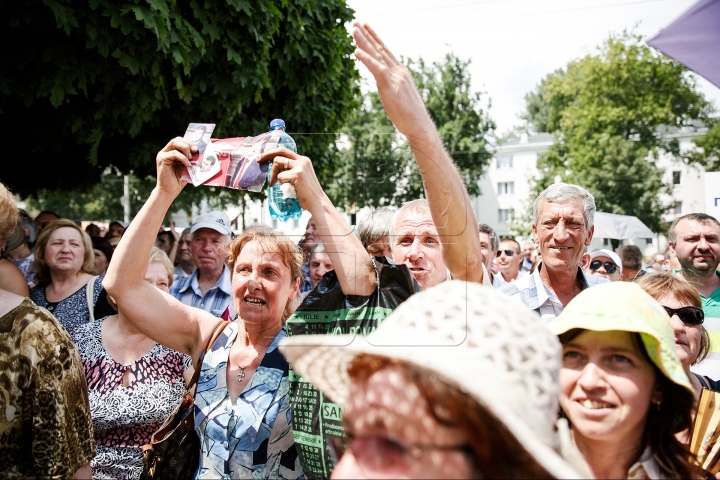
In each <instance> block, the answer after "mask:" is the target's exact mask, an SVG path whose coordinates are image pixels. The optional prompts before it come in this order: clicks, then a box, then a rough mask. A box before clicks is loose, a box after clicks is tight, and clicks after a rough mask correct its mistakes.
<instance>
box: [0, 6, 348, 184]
mask: <svg viewBox="0 0 720 480" xmlns="http://www.w3.org/2000/svg"><path fill="white" fill-rule="evenodd" d="M351 19H352V11H351V10H350V9H349V8H348V7H347V6H346V5H345V3H344V1H342V0H307V1H305V2H274V1H271V0H253V1H252V2H247V1H243V2H240V1H225V2H223V1H219V2H206V1H199V0H190V1H188V2H176V1H174V0H150V1H146V0H121V1H119V2H118V1H110V0H91V1H90V2H88V3H86V4H82V3H77V2H70V1H69V0H47V1H46V2H41V1H39V0H18V1H17V2H11V3H10V4H8V5H5V6H4V9H3V29H2V35H3V39H4V40H5V44H6V45H8V47H9V48H8V49H7V51H6V54H5V55H3V58H2V60H0V62H2V63H1V64H0V65H1V66H0V112H1V113H0V118H2V125H3V126H4V127H5V129H6V131H12V132H13V140H14V142H15V144H16V145H19V146H22V148H23V150H24V153H25V156H26V158H28V161H29V162H32V165H33V171H32V174H29V173H28V170H27V164H24V163H23V162H8V163H10V165H9V166H7V168H5V169H4V171H3V175H2V181H3V182H4V183H6V184H7V185H8V186H9V187H11V188H12V189H13V191H15V192H16V193H18V194H21V195H28V194H30V195H32V194H37V191H38V189H40V188H49V189H51V190H52V189H56V188H61V189H72V188H78V189H80V190H82V189H86V188H89V187H90V186H91V185H94V184H96V183H97V182H99V181H100V179H101V175H102V172H103V171H104V170H105V168H107V167H108V166H112V167H115V168H118V169H119V170H120V171H122V172H128V171H131V170H132V171H134V172H135V174H136V175H137V176H139V177H141V178H143V177H144V176H145V175H148V174H150V175H151V174H153V173H154V157H155V153H156V152H157V151H158V150H159V149H160V148H162V147H163V146H164V145H165V144H166V143H167V141H168V140H169V139H170V138H172V137H174V136H176V135H181V134H182V133H183V132H184V131H185V128H186V126H187V124H188V123H190V122H192V121H204V122H214V123H217V124H218V127H217V129H216V131H215V134H216V136H217V137H220V138H221V137H230V136H245V135H255V134H258V133H261V132H264V131H266V130H267V129H268V122H269V121H270V120H271V119H272V118H276V117H281V118H284V119H285V121H286V122H287V125H288V129H289V131H290V132H293V131H295V132H313V133H325V132H337V131H338V130H339V128H340V127H341V126H342V125H343V124H344V122H345V119H346V117H347V115H348V114H349V112H350V111H351V110H352V108H353V107H354V106H355V105H356V103H355V102H356V93H357V88H358V87H357V80H358V73H357V71H356V69H355V66H354V61H353V59H352V58H351V54H352V52H353V47H352V41H351V38H350V36H349V34H348V32H347V30H346V29H345V26H344V24H345V22H347V21H350V20H351ZM337 20H339V21H337ZM333 140H334V137H333V136H332V135H330V136H327V135H314V136H299V137H297V138H296V141H297V142H298V149H299V151H300V152H301V153H303V154H306V155H308V156H309V157H310V158H312V159H313V161H314V162H315V163H316V166H317V167H319V168H318V170H319V176H320V177H321V179H325V178H326V177H325V176H324V175H325V173H324V168H325V165H327V164H330V163H331V162H332V153H331V152H330V149H329V148H328V145H329V144H330V143H332V141H333Z"/></svg>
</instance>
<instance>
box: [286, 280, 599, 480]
mask: <svg viewBox="0 0 720 480" xmlns="http://www.w3.org/2000/svg"><path fill="white" fill-rule="evenodd" d="M280 349H281V351H282V353H283V354H284V355H285V356H286V357H287V358H288V360H289V361H290V362H291V364H292V365H293V369H294V370H295V371H296V372H297V373H298V374H300V375H302V376H303V377H305V378H307V379H309V380H310V381H311V382H313V383H314V384H315V385H316V386H317V387H319V388H320V389H321V390H322V391H323V392H324V393H325V394H326V395H327V396H328V397H329V398H332V399H333V400H334V401H335V402H336V403H337V404H338V405H339V407H340V408H341V409H342V411H343V418H342V423H343V425H344V427H345V429H346V430H345V431H346V433H347V436H346V437H329V438H328V443H329V444H330V445H331V447H332V449H333V451H334V452H335V453H336V455H337V456H338V457H339V463H338V464H337V466H336V467H335V470H334V471H333V474H332V478H478V477H486V478H579V477H581V476H589V475H590V472H589V470H588V469H587V466H586V465H585V464H584V462H583V460H582V458H581V457H580V455H579V453H578V452H577V450H575V449H574V447H572V442H571V440H570V439H569V433H568V430H567V427H565V428H564V429H563V428H561V432H564V433H565V435H564V436H563V435H560V436H558V434H557V433H556V423H555V419H556V418H557V411H558V397H557V396H558V383H557V377H558V372H559V369H560V344H559V342H558V341H557V338H556V337H554V336H553V335H552V334H551V333H550V332H549V331H548V330H547V329H546V328H545V327H544V326H543V325H542V323H541V322H539V321H538V319H537V317H536V316H535V315H534V314H533V313H532V312H530V311H528V310H527V309H525V308H523V307H522V306H520V305H515V304H508V303H507V302H505V301H503V300H502V299H500V298H498V297H497V296H496V295H495V294H494V293H493V291H492V289H489V288H486V287H483V286H481V285H478V284H475V283H466V282H461V281H457V280H453V281H448V282H444V283H442V284H440V285H438V286H436V287H433V288H431V289H428V290H426V291H424V292H421V293H418V294H415V295H413V296H412V297H410V299H409V300H407V301H405V302H404V303H403V304H402V305H400V306H399V307H398V308H397V310H395V311H394V312H393V313H392V314H391V315H390V316H389V317H388V318H387V319H386V320H385V321H384V322H383V323H382V324H381V325H380V326H379V327H378V329H377V330H376V331H375V332H373V333H372V334H370V335H368V336H367V337H360V336H357V337H355V336H351V335H340V336H297V337H292V338H288V339H286V340H284V341H283V342H282V343H281V347H280ZM561 438H565V439H566V441H565V442H562V441H561V440H560V439H561ZM563 447H565V448H563ZM560 451H564V452H565V454H564V456H563V455H561V454H560V453H559V452H560ZM573 454H574V455H573ZM567 458H572V459H573V460H572V461H568V460H567Z"/></svg>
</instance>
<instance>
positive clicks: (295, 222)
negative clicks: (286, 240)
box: [293, 219, 300, 229]
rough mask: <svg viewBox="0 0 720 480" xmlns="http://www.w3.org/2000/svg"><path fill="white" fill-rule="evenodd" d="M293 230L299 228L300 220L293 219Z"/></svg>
mask: <svg viewBox="0 0 720 480" xmlns="http://www.w3.org/2000/svg"><path fill="white" fill-rule="evenodd" d="M293 228H294V229H297V228H300V219H293Z"/></svg>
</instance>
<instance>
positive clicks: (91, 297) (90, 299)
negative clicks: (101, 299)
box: [85, 275, 98, 322]
mask: <svg viewBox="0 0 720 480" xmlns="http://www.w3.org/2000/svg"><path fill="white" fill-rule="evenodd" d="M97 278H98V276H97V275H95V276H93V277H90V281H89V282H88V283H87V286H86V287H85V298H87V305H88V313H89V315H88V322H94V321H95V312H94V310H95V280H97Z"/></svg>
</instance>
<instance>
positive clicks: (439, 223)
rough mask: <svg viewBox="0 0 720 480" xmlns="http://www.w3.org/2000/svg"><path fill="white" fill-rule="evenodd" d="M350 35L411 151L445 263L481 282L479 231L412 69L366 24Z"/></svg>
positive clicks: (456, 275)
mask: <svg viewBox="0 0 720 480" xmlns="http://www.w3.org/2000/svg"><path fill="white" fill-rule="evenodd" d="M353 36H354V37H355V42H356V43H357V46H358V48H357V49H356V50H355V56H356V57H357V58H358V60H360V61H361V62H362V63H363V64H364V65H365V66H366V67H367V68H368V70H370V73H372V74H373V76H374V77H375V81H376V82H377V88H378V94H379V95H380V99H381V100H382V103H383V106H384V107H385V112H386V113H387V115H388V117H389V118H390V120H391V121H392V122H393V124H394V125H395V127H396V128H397V129H398V131H400V133H402V134H403V135H405V136H406V137H407V139H408V142H409V144H410V148H411V149H412V152H413V155H414V156H415V161H416V162H417V164H418V168H419V170H420V175H421V176H422V180H423V185H424V187H425V195H426V196H427V200H428V203H429V204H430V213H431V214H432V218H433V221H434V222H435V227H436V228H437V231H438V234H439V235H440V239H441V243H442V252H443V260H444V261H445V264H446V265H447V267H448V268H449V269H450V273H451V274H452V276H453V278H456V279H460V280H467V281H471V282H482V280H483V269H482V253H481V251H480V236H479V235H478V230H477V225H476V222H475V214H474V212H473V210H472V206H471V205H470V198H469V197H468V194H467V190H466V189H465V185H464V184H463V181H462V179H461V178H460V175H459V174H458V171H457V168H456V167H455V164H454V163H453V161H452V159H451V158H450V155H448V153H447V152H446V151H445V148H444V147H443V144H442V141H441V139H440V135H439V134H438V131H437V128H436V127H435V124H433V121H432V119H431V118H430V115H429V114H428V113H427V110H426V109H425V104H424V103H423V100H422V98H421V97H420V93H419V92H418V90H417V88H416V87H415V84H414V83H413V79H412V77H411V75H410V72H409V71H408V69H407V68H405V66H404V65H403V64H402V63H400V62H399V61H398V60H397V59H396V58H395V56H393V54H392V53H391V52H390V50H388V49H387V47H386V46H385V45H384V44H383V42H382V40H380V38H379V37H378V36H377V34H376V33H375V32H374V31H373V30H372V29H371V28H370V26H368V25H367V24H360V23H359V22H357V21H355V22H353Z"/></svg>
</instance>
